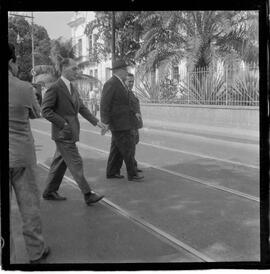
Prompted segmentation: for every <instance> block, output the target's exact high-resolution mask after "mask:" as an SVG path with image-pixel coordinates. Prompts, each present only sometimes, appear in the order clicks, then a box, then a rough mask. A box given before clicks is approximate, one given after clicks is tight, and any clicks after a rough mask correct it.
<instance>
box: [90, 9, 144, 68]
mask: <svg viewBox="0 0 270 274" xmlns="http://www.w3.org/2000/svg"><path fill="white" fill-rule="evenodd" d="M139 13H140V12H136V11H117V12H114V14H115V51H116V52H115V56H116V57H121V58H123V59H125V60H126V61H127V62H128V63H130V64H134V56H135V54H136V51H137V50H138V48H139V46H140V45H139V38H140V32H141V31H142V28H141V26H140V25H139V23H138V20H137V17H138V14H139ZM112 16H113V15H112V12H108V11H106V12H105V11H100V12H96V19H95V20H94V21H92V22H90V23H89V24H88V25H87V26H86V29H85V33H86V34H87V35H88V36H89V35H91V34H92V32H93V30H94V29H96V30H97V33H96V35H97V42H96V45H95V46H96V51H94V54H95V56H94V59H96V60H97V61H101V60H102V59H106V58H107V57H108V56H109V55H110V54H111V52H112Z"/></svg>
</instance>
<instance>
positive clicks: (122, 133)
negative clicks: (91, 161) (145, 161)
mask: <svg viewBox="0 0 270 274" xmlns="http://www.w3.org/2000/svg"><path fill="white" fill-rule="evenodd" d="M127 67H128V65H127V64H126V63H125V62H124V61H123V60H116V61H115V62H113V66H112V71H113V76H112V77H111V78H110V79H109V80H108V81H107V82H106V83H105V84H104V86H103V90H102V94H101V101H100V117H101V121H102V122H103V123H104V124H105V125H107V126H108V128H109V129H110V130H111V133H112V139H111V148H110V155H109V158H108V163H107V171H106V175H107V178H118V179H121V178H124V176H123V175H120V168H121V165H122V159H124V162H125V165H126V169H127V176H128V180H129V181H140V180H142V179H143V176H140V175H138V173H137V171H136V168H135V163H134V158H133V155H132V153H133V151H134V148H133V146H134V141H133V136H132V132H131V131H132V129H133V128H134V123H135V120H134V117H133V115H132V110H131V103H130V98H129V92H128V90H127V88H126V86H125V84H124V82H123V81H124V80H125V78H126V75H127V73H128V72H127Z"/></svg>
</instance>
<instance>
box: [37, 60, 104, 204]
mask: <svg viewBox="0 0 270 274" xmlns="http://www.w3.org/2000/svg"><path fill="white" fill-rule="evenodd" d="M61 67H62V75H61V77H60V78H59V79H58V81H56V82H55V83H54V84H53V85H52V86H51V87H50V88H49V89H48V90H47V91H46V93H45V95H44V99H43V103H42V114H43V117H44V118H46V119H47V120H49V121H50V122H51V123H52V139H53V140H54V141H55V144H56V151H55V154H54V158H53V161H52V164H51V167H50V171H49V175H48V178H47V187H46V189H45V190H44V193H43V198H44V199H46V200H56V201H61V200H66V198H65V197H62V196H60V195H59V194H58V192H57V191H58V189H59V187H60V184H61V181H62V179H63V176H64V174H65V172H66V169H67V167H68V168H69V170H70V173H71V174H72V176H73V178H74V179H75V181H76V182H77V184H78V186H79V187H80V189H81V191H82V193H83V194H84V199H85V202H86V204H87V205H90V204H92V203H96V202H98V201H99V200H101V199H102V198H103V196H99V195H98V194H96V193H94V192H93V191H92V190H91V188H90V186H89V184H88V182H87V181H86V179H85V176H84V172H83V162H82V158H81V156H80V154H79V151H78V148H77V146H76V142H77V141H79V133H80V124H79V119H78V113H80V114H81V115H82V116H83V117H84V118H85V119H86V120H88V121H89V122H90V123H91V124H93V125H94V126H96V125H97V126H98V127H100V128H102V129H104V125H103V124H102V123H101V122H99V121H98V119H97V118H96V117H94V116H93V115H92V114H91V112H90V111H89V110H88V108H87V107H86V106H84V104H83V102H82V100H81V98H80V95H79V93H78V91H77V90H76V89H75V87H73V85H72V83H71V82H72V81H74V80H76V79H78V77H80V73H79V71H78V67H77V65H76V62H75V61H74V60H72V59H69V58H67V59H64V60H63V61H62V63H61Z"/></svg>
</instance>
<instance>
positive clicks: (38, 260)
mask: <svg viewBox="0 0 270 274" xmlns="http://www.w3.org/2000/svg"><path fill="white" fill-rule="evenodd" d="M50 253H51V249H50V248H49V247H48V246H47V247H45V250H44V251H43V253H42V255H41V257H40V258H39V259H37V260H30V264H41V263H43V261H44V260H45V259H46V258H47V257H48V255H49V254H50Z"/></svg>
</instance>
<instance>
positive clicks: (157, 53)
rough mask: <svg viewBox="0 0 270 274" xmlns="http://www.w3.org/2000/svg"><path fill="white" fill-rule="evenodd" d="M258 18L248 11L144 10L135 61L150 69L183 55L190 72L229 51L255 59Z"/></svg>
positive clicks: (208, 64) (206, 65)
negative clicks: (139, 44) (140, 37)
mask: <svg viewBox="0 0 270 274" xmlns="http://www.w3.org/2000/svg"><path fill="white" fill-rule="evenodd" d="M257 19H258V16H257V13H256V12H247V11H246V12H244V11H240V12H239V11H156V12H143V13H141V18H140V22H141V24H142V27H143V29H144V35H143V37H142V42H141V48H140V49H139V50H138V52H137V54H136V60H138V61H140V62H143V63H145V65H146V68H148V69H150V68H153V67H157V66H159V65H160V64H161V63H162V62H165V63H171V62H172V61H179V60H181V59H182V58H184V57H185V58H186V59H187V63H188V64H189V70H191V71H193V70H194V69H198V68H202V67H203V68H207V67H209V66H210V65H211V63H212V62H213V61H214V60H215V59H216V58H217V57H225V56H226V55H228V54H229V53H232V52H234V53H236V54H237V55H238V56H239V58H242V59H244V60H249V61H251V60H252V61H255V60H257V59H258V55H257V52H258V44H257V33H258V32H256V30H257V26H258V20H257ZM252 34H253V37H252ZM254 34H255V35H254Z"/></svg>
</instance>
